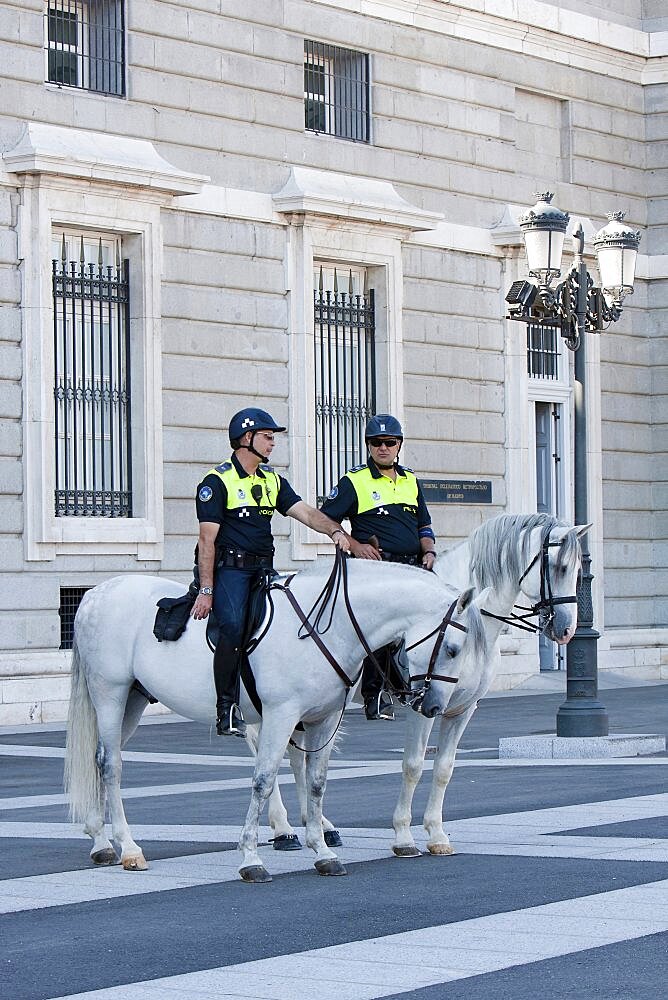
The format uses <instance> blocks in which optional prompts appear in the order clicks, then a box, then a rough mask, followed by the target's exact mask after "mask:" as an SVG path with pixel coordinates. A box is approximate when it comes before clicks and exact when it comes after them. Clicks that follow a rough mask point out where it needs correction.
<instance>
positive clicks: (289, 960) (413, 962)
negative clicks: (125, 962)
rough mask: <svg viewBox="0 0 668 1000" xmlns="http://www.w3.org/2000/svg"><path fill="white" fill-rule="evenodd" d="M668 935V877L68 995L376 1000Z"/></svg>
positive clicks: (89, 998)
mask: <svg viewBox="0 0 668 1000" xmlns="http://www.w3.org/2000/svg"><path fill="white" fill-rule="evenodd" d="M666 931H668V880H665V881H659V882H653V883H649V884H645V885H641V886H631V887H630V888H625V889H614V890H611V891H610V892H603V893H597V894H594V895H590V896H581V897H578V898H575V899H570V900H564V901H561V902H557V903H546V904H543V905H540V906H531V907H526V908H523V909H520V910H514V911H511V912H505V913H496V914H492V915H490V916H484V917H475V918H472V919H469V920H460V921H456V922H454V923H451V924H442V925H440V926H435V927H427V928H421V929H419V930H413V931H406V932H403V933H400V934H390V935H387V936H384V937H376V938H371V939H368V940H362V941H352V942H350V943H347V944H339V945H333V946H330V947H326V948H318V949H313V950H309V951H303V952H298V953H294V954H290V955H281V956H277V957H274V958H265V959H259V960H256V961H251V962H243V963H239V964H237V965H230V966H223V967H221V968H217V969H207V970H206V971H203V972H191V973H186V974H183V975H178V976H168V977H163V978H161V979H155V980H145V981H143V982H140V983H134V984H126V985H123V986H118V987H112V988H110V989H102V990H93V991H89V992H86V993H76V994H70V995H69V996H68V997H66V998H63V1000H157V998H158V997H161V998H163V1000H164V997H166V996H169V995H171V994H174V995H175V996H177V995H178V996H179V997H180V998H181V1000H185V998H187V997H189V996H192V997H194V996H195V995H196V996H197V997H207V996H209V997H214V996H215V997H246V998H255V1000H294V998H295V997H298V996H311V997H317V998H318V1000H375V998H381V997H388V996H393V995H395V994H397V993H405V992H410V991H412V990H417V989H421V988H424V987H428V986H436V985H440V984H444V983H447V982H453V981H456V980H460V979H465V978H469V977H472V976H479V975H482V974H484V973H489V972H497V971H499V970H501V969H508V968H512V967H513V966H520V965H527V964H530V963H532V962H540V961H543V960H545V959H549V958H556V957H558V956H563V955H569V954H575V953H577V952H581V951H584V950H586V949H588V948H598V947H602V946H604V945H610V944H615V943H619V942H623V941H632V940H635V939H637V938H641V937H645V936H647V935H649V934H657V933H663V932H666Z"/></svg>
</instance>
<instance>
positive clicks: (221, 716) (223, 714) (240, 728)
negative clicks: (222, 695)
mask: <svg viewBox="0 0 668 1000" xmlns="http://www.w3.org/2000/svg"><path fill="white" fill-rule="evenodd" d="M216 732H217V734H218V735H219V736H242V737H243V736H245V735H246V723H245V722H244V720H243V716H242V714H241V709H240V708H239V706H238V705H235V704H234V702H232V703H231V704H229V705H222V706H221V708H220V709H219V710H218V718H217V719H216Z"/></svg>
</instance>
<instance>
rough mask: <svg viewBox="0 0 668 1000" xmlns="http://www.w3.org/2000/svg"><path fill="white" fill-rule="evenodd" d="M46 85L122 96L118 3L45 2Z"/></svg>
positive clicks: (122, 32)
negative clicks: (51, 84)
mask: <svg viewBox="0 0 668 1000" xmlns="http://www.w3.org/2000/svg"><path fill="white" fill-rule="evenodd" d="M44 39H45V41H44V47H45V56H46V80H47V81H48V82H49V83H57V84H59V85H60V86H62V87H78V88H79V89H80V90H94V91H97V92H98V93H101V94H115V95H117V96H120V97H122V96H123V95H124V94H125V6H124V2H123V0H47V3H46V5H45V12H44Z"/></svg>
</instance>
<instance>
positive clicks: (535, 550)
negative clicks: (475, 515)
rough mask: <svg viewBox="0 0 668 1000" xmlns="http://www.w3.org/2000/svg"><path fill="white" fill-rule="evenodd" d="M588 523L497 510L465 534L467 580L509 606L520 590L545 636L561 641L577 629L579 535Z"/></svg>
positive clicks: (565, 641)
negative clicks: (466, 536) (486, 588)
mask: <svg viewBox="0 0 668 1000" xmlns="http://www.w3.org/2000/svg"><path fill="white" fill-rule="evenodd" d="M589 527H590V525H579V526H576V527H571V526H570V525H568V524H565V523H564V522H563V521H559V520H557V518H555V517H552V516H551V515H549V514H500V515H499V516H497V517H494V518H491V519H490V520H489V521H485V522H484V523H483V524H481V525H480V527H479V528H477V529H476V530H475V531H474V532H473V533H472V535H471V537H470V538H469V553H470V566H471V574H472V578H473V580H474V581H475V584H476V586H477V587H478V588H479V589H482V588H483V587H491V588H492V589H493V590H495V591H496V592H497V594H498V595H499V598H500V600H501V602H502V603H507V604H508V606H509V608H510V607H512V605H513V604H514V603H515V601H516V600H517V597H518V595H519V594H520V593H521V594H523V595H524V597H525V598H526V600H527V601H528V602H529V603H530V605H531V609H532V611H533V612H534V613H535V614H538V615H539V623H540V626H541V629H542V630H543V631H544V632H545V634H546V635H547V636H548V638H550V639H553V640H554V641H555V642H557V643H559V644H560V645H562V644H565V643H567V642H569V641H570V639H571V638H572V637H573V635H574V633H575V629H576V627H577V599H576V588H577V579H578V574H579V572H580V566H581V551H580V541H579V539H580V537H581V536H582V535H583V534H584V533H585V532H586V531H587V530H588V528H589Z"/></svg>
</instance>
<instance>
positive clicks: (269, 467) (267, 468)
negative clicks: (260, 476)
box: [260, 464, 274, 472]
mask: <svg viewBox="0 0 668 1000" xmlns="http://www.w3.org/2000/svg"><path fill="white" fill-rule="evenodd" d="M260 468H261V469H262V471H263V472H273V471H274V467H273V466H272V465H263V464H261V465H260Z"/></svg>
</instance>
